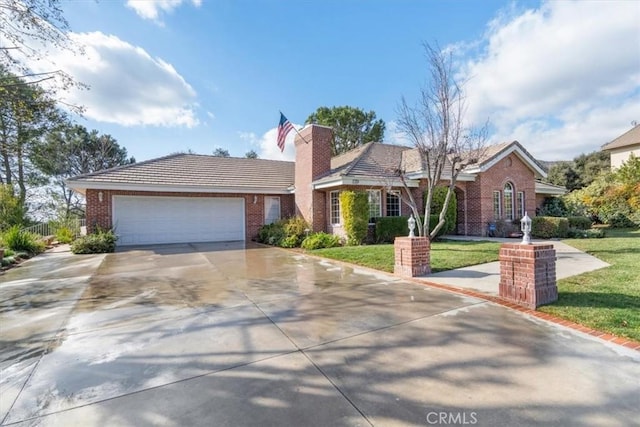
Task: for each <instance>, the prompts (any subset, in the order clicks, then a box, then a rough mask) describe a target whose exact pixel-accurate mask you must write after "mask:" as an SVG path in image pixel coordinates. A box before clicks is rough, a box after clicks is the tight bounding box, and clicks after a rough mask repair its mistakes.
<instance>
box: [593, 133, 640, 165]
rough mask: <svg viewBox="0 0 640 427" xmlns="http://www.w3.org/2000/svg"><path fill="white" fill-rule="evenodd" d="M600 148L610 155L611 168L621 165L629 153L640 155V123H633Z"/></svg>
mask: <svg viewBox="0 0 640 427" xmlns="http://www.w3.org/2000/svg"><path fill="white" fill-rule="evenodd" d="M602 150H603V151H608V152H609V153H610V155H611V169H616V168H619V167H620V166H622V164H623V163H624V162H626V161H627V160H628V159H629V156H630V155H631V154H633V155H634V156H636V157H640V125H635V126H634V127H633V128H632V129H630V130H628V131H627V132H625V133H623V134H622V135H620V136H619V137H617V138H616V139H614V140H613V141H611V142H609V143H607V144H605V145H603V146H602Z"/></svg>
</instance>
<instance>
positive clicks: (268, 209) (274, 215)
mask: <svg viewBox="0 0 640 427" xmlns="http://www.w3.org/2000/svg"><path fill="white" fill-rule="evenodd" d="M279 219H280V197H265V198H264V223H265V224H273V223H274V222H276V221H278V220H279Z"/></svg>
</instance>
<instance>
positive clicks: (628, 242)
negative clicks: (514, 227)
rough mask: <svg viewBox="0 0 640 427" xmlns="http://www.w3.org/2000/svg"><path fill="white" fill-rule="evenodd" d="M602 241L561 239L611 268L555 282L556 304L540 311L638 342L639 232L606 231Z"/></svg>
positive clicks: (639, 290)
mask: <svg viewBox="0 0 640 427" xmlns="http://www.w3.org/2000/svg"><path fill="white" fill-rule="evenodd" d="M606 233H607V234H606V235H607V237H605V238H604V239H584V240H581V239H570V240H563V241H564V242H565V243H567V244H568V245H571V246H573V247H575V248H577V249H580V250H581V251H584V252H587V253H589V254H591V255H593V256H595V257H597V258H599V259H601V260H603V261H605V262H607V263H609V264H611V266H610V267H607V268H603V269H600V270H596V271H592V272H590V273H585V274H580V275H578V276H573V277H569V278H567V279H562V280H559V281H558V292H559V296H558V301H557V302H555V303H554V304H551V305H547V306H544V307H540V309H539V310H540V311H543V312H545V313H549V314H553V315H555V316H558V317H562V318H565V319H567V320H571V321H573V322H576V323H580V324H582V325H585V326H588V327H590V328H593V329H597V330H600V331H604V332H609V333H611V334H613V335H618V336H621V337H626V338H631V339H634V340H636V341H640V230H607V231H606Z"/></svg>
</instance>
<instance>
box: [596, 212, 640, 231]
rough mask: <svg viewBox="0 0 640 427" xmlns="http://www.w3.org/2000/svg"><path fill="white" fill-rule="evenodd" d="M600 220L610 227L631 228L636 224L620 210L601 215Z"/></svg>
mask: <svg viewBox="0 0 640 427" xmlns="http://www.w3.org/2000/svg"><path fill="white" fill-rule="evenodd" d="M602 221H603V222H604V223H605V224H609V225H610V226H611V227H612V228H632V227H636V226H637V225H636V224H635V223H634V222H633V221H632V220H631V219H630V218H629V217H628V216H627V215H625V214H623V213H622V212H614V213H612V214H610V215H607V214H604V215H602Z"/></svg>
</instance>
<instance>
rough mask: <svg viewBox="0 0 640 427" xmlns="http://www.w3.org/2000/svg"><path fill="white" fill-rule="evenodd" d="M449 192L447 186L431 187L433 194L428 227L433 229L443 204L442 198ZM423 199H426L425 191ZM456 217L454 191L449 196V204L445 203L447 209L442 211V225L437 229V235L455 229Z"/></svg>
mask: <svg viewBox="0 0 640 427" xmlns="http://www.w3.org/2000/svg"><path fill="white" fill-rule="evenodd" d="M448 192H449V188H448V187H441V186H438V187H435V188H434V189H433V196H432V198H431V215H432V216H431V217H430V218H429V224H430V225H429V228H430V229H431V230H433V229H434V228H435V225H436V224H437V223H438V221H439V220H440V212H442V207H443V206H444V200H445V198H446V197H447V193H448ZM424 200H425V202H426V200H427V193H426V192H425V194H424ZM433 215H435V217H436V219H435V222H434V220H433ZM457 218H458V204H457V201H456V194H455V192H454V193H453V194H451V198H450V199H449V204H448V205H447V210H446V212H445V213H444V221H445V223H444V225H443V226H442V228H441V229H440V230H438V236H440V235H442V234H449V233H451V232H453V230H455V229H456V221H457Z"/></svg>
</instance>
